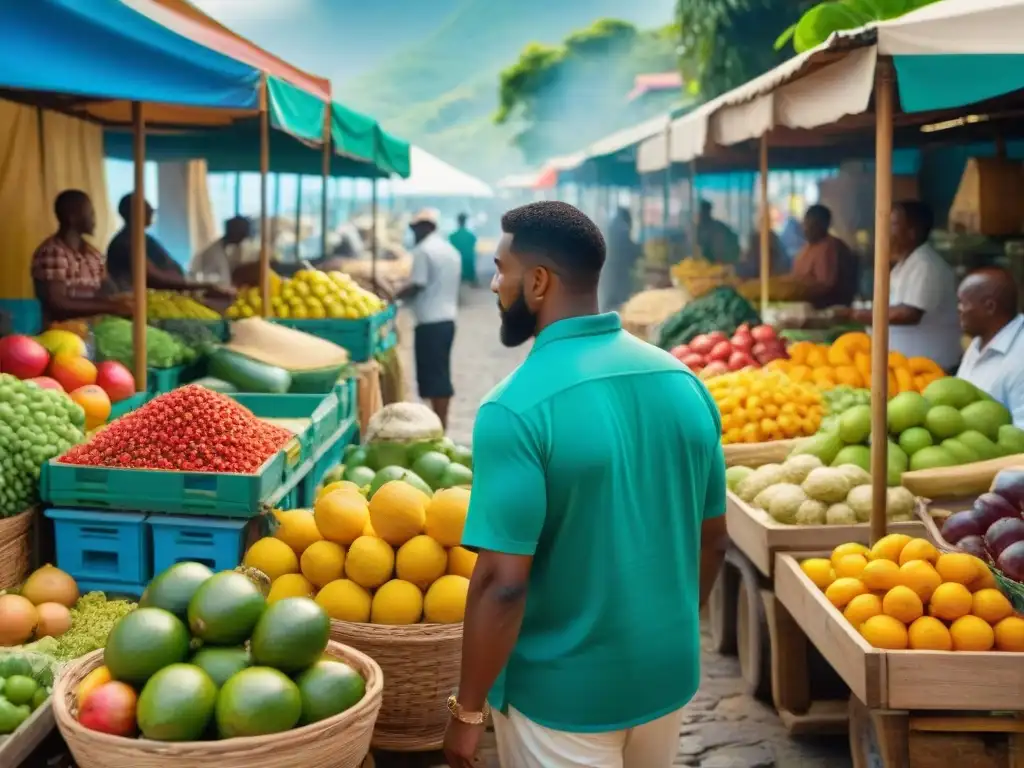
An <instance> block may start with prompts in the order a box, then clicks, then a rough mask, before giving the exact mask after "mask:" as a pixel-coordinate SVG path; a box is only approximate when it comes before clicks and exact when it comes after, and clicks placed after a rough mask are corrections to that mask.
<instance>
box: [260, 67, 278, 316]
mask: <svg viewBox="0 0 1024 768" xmlns="http://www.w3.org/2000/svg"><path fill="white" fill-rule="evenodd" d="M267 101H268V94H267V78H266V76H265V75H264V77H263V87H262V88H261V89H260V296H261V297H262V299H263V300H262V307H261V314H262V315H263V317H270V220H269V219H268V218H267V176H268V175H269V173H270V105H269V104H268V103H267ZM277 188H278V190H280V188H281V179H280V177H278V180H277Z"/></svg>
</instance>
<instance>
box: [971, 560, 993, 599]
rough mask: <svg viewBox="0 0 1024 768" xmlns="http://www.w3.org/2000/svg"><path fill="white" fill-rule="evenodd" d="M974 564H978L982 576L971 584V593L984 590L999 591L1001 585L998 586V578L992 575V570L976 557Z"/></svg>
mask: <svg viewBox="0 0 1024 768" xmlns="http://www.w3.org/2000/svg"><path fill="white" fill-rule="evenodd" d="M971 557H974V555H971ZM974 562H975V563H976V564H977V566H978V573H980V574H981V575H980V576H979V577H978V578H977V579H975V580H974V581H972V582H971V585H970V589H971V592H977V591H979V590H982V589H999V585H998V584H996V577H995V576H993V575H992V569H990V568H989V567H988V565H986V564H985V562H984V561H983V560H982V559H981V558H978V557H975V558H974Z"/></svg>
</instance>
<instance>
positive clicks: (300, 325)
mask: <svg viewBox="0 0 1024 768" xmlns="http://www.w3.org/2000/svg"><path fill="white" fill-rule="evenodd" d="M395 313H396V310H395V306H394V305H391V306H389V307H387V308H386V309H383V310H381V311H380V312H378V313H377V314H375V315H370V316H369V317H363V318H360V319H358V320H345V319H341V318H338V319H335V318H324V319H320V320H296V319H294V318H280V317H279V318H274V322H275V323H280V324H281V325H283V326H285V327H286V328H294V329H295V330H297V331H302V332H303V333H308V334H310V335H311V336H316V337H317V338H320V339H325V340H326V341H331V342H334V343H335V344H337V345H338V346H340V347H344V348H345V349H347V350H348V354H349V357H350V358H351V359H352V361H353V362H357V363H365V362H366V361H367V360H371V359H372V358H373V356H374V355H376V354H377V353H378V352H381V351H383V349H382V345H383V344H384V343H385V342H386V341H387V339H388V337H389V336H390V335H391V334H392V333H393V332H394V330H395Z"/></svg>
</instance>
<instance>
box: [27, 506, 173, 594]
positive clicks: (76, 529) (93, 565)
mask: <svg viewBox="0 0 1024 768" xmlns="http://www.w3.org/2000/svg"><path fill="white" fill-rule="evenodd" d="M43 514H45V515H46V516H47V517H48V518H50V519H51V520H53V526H54V532H55V539H56V542H57V567H58V568H60V569H61V570H63V571H66V572H67V573H68V574H69V575H70V576H71V577H72V578H73V579H75V581H77V582H78V583H79V586H80V587H81V588H83V589H87V588H89V586H88V585H90V584H98V583H104V584H117V585H124V586H133V585H138V584H146V583H147V582H148V581H149V579H150V578H151V576H152V573H153V572H152V569H151V567H150V549H149V537H148V536H147V530H146V528H145V526H144V525H143V522H144V521H145V519H146V516H145V515H143V514H140V513H138V512H99V511H95V510H87V509H62V508H58V509H47V510H46V511H45V512H44V513H43ZM93 588H96V587H93ZM129 594H133V592H132V593H129Z"/></svg>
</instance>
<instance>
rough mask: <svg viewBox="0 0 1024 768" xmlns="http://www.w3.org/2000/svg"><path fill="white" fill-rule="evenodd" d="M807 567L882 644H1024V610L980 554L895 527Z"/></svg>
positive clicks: (961, 647) (1017, 647)
mask: <svg viewBox="0 0 1024 768" xmlns="http://www.w3.org/2000/svg"><path fill="white" fill-rule="evenodd" d="M800 568H801V569H802V570H803V572H804V574H806V576H807V577H808V578H809V579H810V580H811V581H812V582H813V583H814V585H815V586H816V587H817V588H818V589H820V590H822V591H823V592H824V593H825V597H826V598H827V599H828V601H829V602H830V603H832V605H833V606H835V608H836V610H838V611H841V612H842V614H843V616H844V617H845V618H846V620H847V621H849V622H850V624H851V625H852V626H853V627H854V628H855V629H856V630H857V631H858V632H859V633H860V634H861V635H862V636H863V637H864V639H865V640H867V641H868V642H869V643H870V644H871V645H872V646H874V647H875V648H880V649H883V650H892V651H898V650H905V649H910V650H919V651H992V650H995V651H1006V652H1024V618H1021V617H1020V616H1017V615H1015V614H1014V611H1013V606H1012V605H1011V604H1010V601H1009V600H1008V599H1007V598H1006V596H1005V595H1004V594H1003V593H1002V592H1001V591H1000V590H999V589H998V588H997V586H996V581H995V579H994V578H993V576H992V572H991V571H990V570H989V568H988V566H986V565H985V563H984V562H982V561H981V560H980V559H978V558H977V557H975V556H974V555H970V554H967V553H964V552H953V553H944V552H939V550H937V549H936V548H935V546H934V545H933V544H932V543H931V542H930V541H928V540H927V539H913V538H911V537H910V536H907V535H906V534H902V533H891V534H889V535H888V536H885V537H883V538H881V539H879V540H878V541H877V542H876V543H875V544H874V546H872V547H871V548H868V547H865V546H864V545H862V544H852V543H851V544H842V545H840V546H838V547H836V548H835V549H834V550H833V551H832V553H831V556H830V557H829V558H824V557H816V558H810V559H807V560H804V561H803V562H801V563H800Z"/></svg>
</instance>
